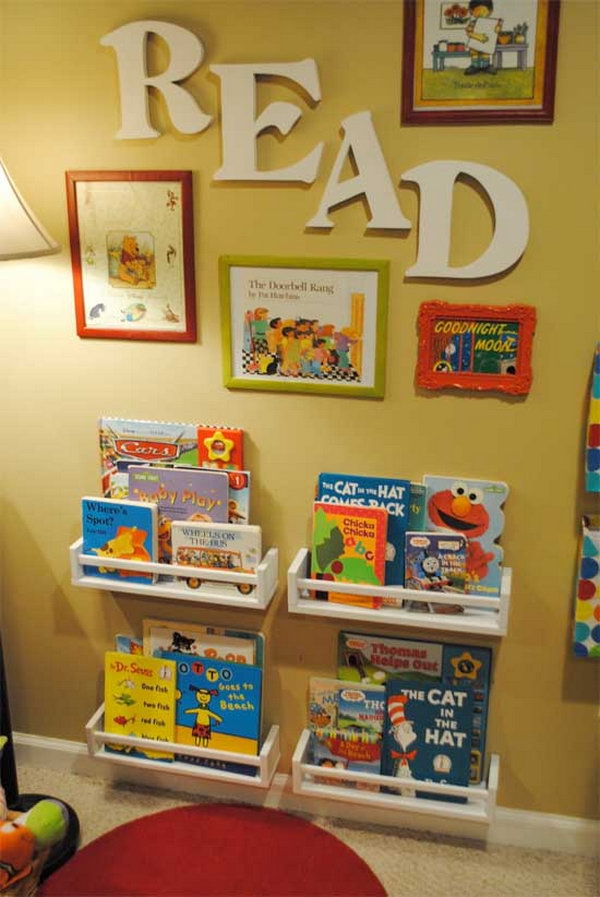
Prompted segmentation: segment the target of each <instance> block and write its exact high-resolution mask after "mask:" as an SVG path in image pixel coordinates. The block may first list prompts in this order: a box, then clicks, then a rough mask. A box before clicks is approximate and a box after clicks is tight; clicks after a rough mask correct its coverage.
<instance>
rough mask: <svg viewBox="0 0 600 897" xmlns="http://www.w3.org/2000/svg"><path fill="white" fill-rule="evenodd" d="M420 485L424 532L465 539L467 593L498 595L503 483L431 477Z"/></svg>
mask: <svg viewBox="0 0 600 897" xmlns="http://www.w3.org/2000/svg"><path fill="white" fill-rule="evenodd" d="M423 482H424V483H425V486H426V487H427V523H426V526H425V529H427V530H432V531H433V532H439V531H443V530H448V529H450V530H453V531H454V532H455V533H460V534H461V535H463V536H465V537H466V538H467V540H468V549H467V592H468V593H470V594H475V595H485V596H488V597H492V596H495V595H499V594H500V586H501V581H502V561H503V557H504V551H503V549H502V548H501V547H500V546H499V545H498V541H497V540H498V539H499V538H500V536H501V535H502V531H503V529H504V513H503V511H502V507H503V505H504V502H505V501H506V498H507V496H508V491H509V490H508V486H507V485H506V483H502V482H496V481H493V480H461V479H459V478H457V477H438V476H431V475H427V476H425V477H423Z"/></svg>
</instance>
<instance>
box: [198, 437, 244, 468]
mask: <svg viewBox="0 0 600 897" xmlns="http://www.w3.org/2000/svg"><path fill="white" fill-rule="evenodd" d="M198 465H199V466H200V467H214V468H217V469H218V470H243V469H244V431H243V430H240V429H237V428H233V427H208V426H201V427H198Z"/></svg>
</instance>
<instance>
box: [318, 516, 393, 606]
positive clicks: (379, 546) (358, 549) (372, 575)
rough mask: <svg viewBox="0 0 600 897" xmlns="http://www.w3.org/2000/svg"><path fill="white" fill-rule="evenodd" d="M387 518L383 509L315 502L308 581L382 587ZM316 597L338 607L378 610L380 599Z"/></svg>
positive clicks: (339, 595)
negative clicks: (318, 580) (352, 605)
mask: <svg viewBox="0 0 600 897" xmlns="http://www.w3.org/2000/svg"><path fill="white" fill-rule="evenodd" d="M387 517H388V514H387V511H385V510H384V509H383V508H366V507H362V506H359V505H339V504H329V503H327V502H315V503H314V506H313V534H312V560H311V577H312V578H313V579H323V580H328V581H331V582H352V583H366V584H367V585H373V586H377V585H383V584H384V580H385V553H386V542H387ZM316 597H317V598H321V599H323V598H325V599H326V600H329V601H335V602H338V603H341V604H357V605H361V606H366V607H380V606H381V599H380V598H372V597H370V596H368V595H366V596H361V595H350V594H342V593H340V592H317V593H316Z"/></svg>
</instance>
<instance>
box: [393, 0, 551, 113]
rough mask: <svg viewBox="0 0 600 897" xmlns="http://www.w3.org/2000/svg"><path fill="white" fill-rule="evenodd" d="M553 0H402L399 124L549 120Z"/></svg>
mask: <svg viewBox="0 0 600 897" xmlns="http://www.w3.org/2000/svg"><path fill="white" fill-rule="evenodd" d="M558 19H559V0H481V2H476V0H471V2H470V0H458V2H454V0H404V55H403V73H402V122H403V124H440V123H449V124H455V123H461V122H476V123H489V124H491V123H494V122H496V123H498V124H504V123H507V122H551V121H552V120H553V117H554V86H555V80H556V48H557V37H558Z"/></svg>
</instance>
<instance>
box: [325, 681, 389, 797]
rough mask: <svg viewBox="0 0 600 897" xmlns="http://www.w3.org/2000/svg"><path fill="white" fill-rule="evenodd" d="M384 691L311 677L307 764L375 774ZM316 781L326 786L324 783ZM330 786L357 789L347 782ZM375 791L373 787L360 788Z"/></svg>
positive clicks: (382, 716) (355, 785) (374, 687)
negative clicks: (308, 754)
mask: <svg viewBox="0 0 600 897" xmlns="http://www.w3.org/2000/svg"><path fill="white" fill-rule="evenodd" d="M384 717H385V688H383V687H382V686H377V685H368V686H366V685H356V684H354V683H349V682H344V681H341V680H339V679H327V678H322V677H318V676H313V677H311V678H310V680H309V703H308V725H309V729H310V733H311V737H310V753H311V758H312V759H311V762H312V763H314V764H315V765H316V766H320V767H323V768H324V769H325V768H332V767H333V768H337V769H351V770H354V771H356V772H372V773H376V774H378V773H379V770H380V762H381V739H382V735H383V722H384ZM318 781H320V782H324V783H325V784H327V783H328V781H329V780H328V779H321V777H319V779H318ZM331 784H335V785H348V786H350V787H357V783H356V782H352V781H350V780H345V779H342V780H338V779H336V780H331ZM360 787H362V788H366V789H367V790H371V791H376V790H378V786H377V785H366V786H365V785H361V786H360Z"/></svg>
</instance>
